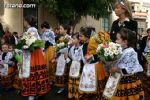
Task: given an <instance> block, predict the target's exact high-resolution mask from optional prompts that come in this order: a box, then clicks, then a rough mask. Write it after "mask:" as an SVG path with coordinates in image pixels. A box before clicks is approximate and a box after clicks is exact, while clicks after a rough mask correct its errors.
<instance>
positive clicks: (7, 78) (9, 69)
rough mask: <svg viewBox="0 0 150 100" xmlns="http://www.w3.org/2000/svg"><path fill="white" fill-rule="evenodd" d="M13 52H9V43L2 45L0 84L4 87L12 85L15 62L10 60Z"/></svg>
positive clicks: (7, 87)
mask: <svg viewBox="0 0 150 100" xmlns="http://www.w3.org/2000/svg"><path fill="white" fill-rule="evenodd" d="M12 58H13V54H12V53H11V52H9V45H8V44H6V43H5V44H3V45H2V53H1V56H0V76H1V84H2V85H3V87H4V88H5V89H9V88H12V87H13V81H14V74H15V73H14V71H15V62H14V61H13V60H12Z"/></svg>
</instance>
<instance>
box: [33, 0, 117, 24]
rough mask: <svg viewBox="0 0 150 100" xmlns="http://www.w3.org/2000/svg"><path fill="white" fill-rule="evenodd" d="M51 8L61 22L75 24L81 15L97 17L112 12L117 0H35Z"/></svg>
mask: <svg viewBox="0 0 150 100" xmlns="http://www.w3.org/2000/svg"><path fill="white" fill-rule="evenodd" d="M33 1H34V2H36V3H38V4H42V5H43V6H44V7H46V8H48V9H49V12H50V13H51V14H53V15H55V16H56V17H57V19H58V21H59V22H60V23H66V22H68V23H72V25H75V24H76V23H77V22H78V21H79V20H80V19H81V16H87V15H90V16H92V17H94V18H95V19H99V18H100V17H105V16H108V15H109V14H110V12H109V11H110V10H111V9H112V6H113V5H114V3H115V1H116V0H33Z"/></svg>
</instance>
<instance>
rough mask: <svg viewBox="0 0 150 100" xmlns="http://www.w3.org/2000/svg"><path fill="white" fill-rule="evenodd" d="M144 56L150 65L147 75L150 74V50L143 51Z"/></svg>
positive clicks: (149, 65)
mask: <svg viewBox="0 0 150 100" xmlns="http://www.w3.org/2000/svg"><path fill="white" fill-rule="evenodd" d="M143 56H144V57H145V58H146V60H147V63H148V66H147V76H150V52H145V53H143Z"/></svg>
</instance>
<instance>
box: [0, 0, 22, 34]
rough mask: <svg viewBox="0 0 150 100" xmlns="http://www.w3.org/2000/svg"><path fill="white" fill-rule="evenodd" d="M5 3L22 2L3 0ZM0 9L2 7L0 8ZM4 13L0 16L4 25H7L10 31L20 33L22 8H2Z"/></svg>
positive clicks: (18, 0)
mask: <svg viewBox="0 0 150 100" xmlns="http://www.w3.org/2000/svg"><path fill="white" fill-rule="evenodd" d="M4 3H6V4H15V3H22V0H4ZM0 10H2V9H0ZM3 10H4V11H3V12H4V13H3V15H1V16H0V18H1V22H2V24H3V25H4V29H5V27H9V29H10V31H11V32H14V31H16V32H18V33H21V32H22V31H23V24H22V23H23V9H22V8H4V9H3Z"/></svg>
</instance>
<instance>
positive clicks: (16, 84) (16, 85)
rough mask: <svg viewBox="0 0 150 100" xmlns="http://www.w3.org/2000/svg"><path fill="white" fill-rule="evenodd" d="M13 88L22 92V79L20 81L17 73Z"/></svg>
mask: <svg viewBox="0 0 150 100" xmlns="http://www.w3.org/2000/svg"><path fill="white" fill-rule="evenodd" d="M13 87H14V88H15V89H18V90H21V79H19V73H18V71H16V74H15V77H14V81H13Z"/></svg>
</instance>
